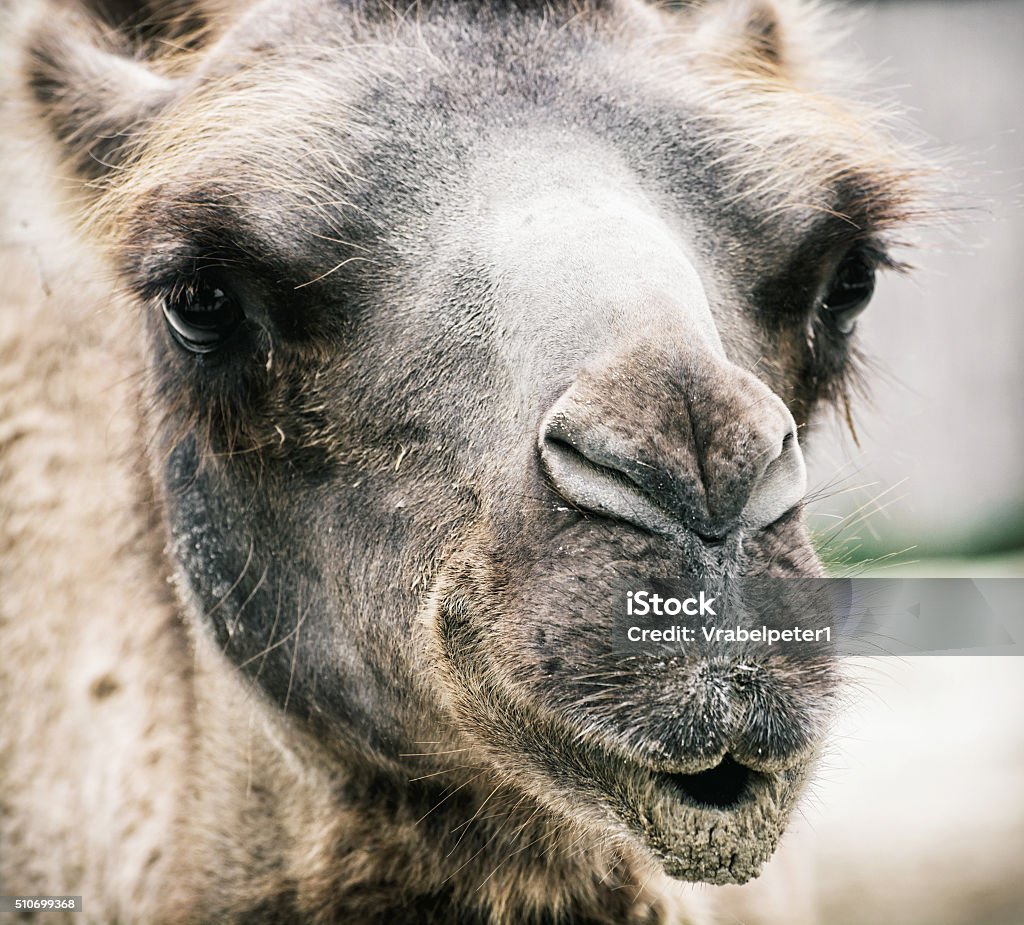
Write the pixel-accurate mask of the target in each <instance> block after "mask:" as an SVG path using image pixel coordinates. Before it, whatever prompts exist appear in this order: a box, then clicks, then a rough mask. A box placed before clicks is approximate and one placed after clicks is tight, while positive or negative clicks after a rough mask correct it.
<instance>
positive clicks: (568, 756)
mask: <svg viewBox="0 0 1024 925" xmlns="http://www.w3.org/2000/svg"><path fill="white" fill-rule="evenodd" d="M713 6H714V5H713ZM722 6H723V7H728V9H727V10H724V9H723V10H721V11H720V10H717V8H713V9H710V10H706V11H704V12H701V13H698V12H690V13H678V14H668V13H664V12H662V11H654V10H653V9H648V8H646V7H641V6H638V5H637V6H634V5H632V4H628V3H622V4H619V3H609V4H594V5H593V7H587V8H586V9H585V10H584V11H583V12H579V11H577V10H575V7H574V8H573V9H569V7H568V6H566V7H565V8H562V7H561V6H560V5H555V6H554V7H552V8H548V7H545V6H542V5H538V6H537V7H534V6H533V5H531V4H526V3H524V4H518V3H507V4H506V3H501V4H487V5H484V4H475V3H468V2H467V3H454V2H453V3H439V4H425V5H423V6H422V7H420V8H418V9H417V11H416V13H415V15H412V14H410V15H407V16H398V15H396V14H395V13H394V12H393V11H390V8H389V7H387V6H386V5H384V4H381V5H380V6H379V7H378V6H377V5H375V4H365V5H360V7H359V9H358V10H354V9H350V8H349V7H347V6H346V5H345V4H340V3H338V4H327V3H319V2H308V3H301V4H293V5H291V6H289V7H285V6H284V5H280V7H279V5H277V4H263V5H261V6H260V7H258V8H257V9H256V10H254V11H253V12H250V13H248V14H243V15H241V16H240V17H239V18H238V21H237V23H236V24H235V25H234V26H232V27H231V28H228V29H227V30H225V31H224V32H223V33H222V34H219V35H218V36H216V37H215V38H213V39H211V40H209V41H208V42H206V43H199V44H198V45H197V46H196V47H195V48H194V49H192V50H190V51H186V52H184V53H183V54H182V55H181V56H178V57H175V58H174V59H173V60H172V61H171V62H169V63H168V62H166V61H162V62H157V63H155V64H153V65H152V67H149V66H147V65H146V64H144V63H140V62H138V61H134V60H129V59H128V58H127V57H124V56H122V55H120V54H119V53H118V51H117V50H111V49H104V48H99V47H97V45H96V43H90V42H89V41H86V40H85V39H81V40H79V39H74V40H71V39H67V38H65V37H63V36H62V35H58V34H54V35H52V36H51V35H48V34H47V33H46V32H45V30H44V31H43V32H42V33H41V34H40V36H39V38H38V46H37V50H36V54H35V57H34V64H33V67H34V69H35V70H34V72H33V81H34V86H35V88H36V92H37V95H38V97H39V99H40V100H41V101H42V103H43V105H44V106H45V107H47V111H48V112H49V114H50V117H51V123H52V125H53V128H54V130H55V132H56V134H57V135H58V137H59V138H61V139H62V141H63V142H64V144H65V145H67V146H68V147H69V149H70V151H71V157H72V160H73V161H74V163H76V165H77V166H78V167H79V169H80V170H82V171H83V172H85V173H86V174H88V175H90V176H91V177H92V178H93V180H94V181H95V183H96V184H97V185H98V186H99V187H100V192H99V194H98V197H97V199H96V205H95V213H96V215H97V216H98V217H99V225H100V227H102V229H103V233H104V235H105V240H106V247H107V249H108V253H109V254H110V257H111V260H112V261H113V264H114V266H115V267H116V270H117V273H118V276H119V279H120V280H121V282H122V284H123V285H124V287H125V288H126V289H127V290H128V291H129V292H130V293H131V294H132V296H133V299H134V301H135V303H136V304H137V309H138V319H139V324H138V329H139V330H138V346H137V349H138V352H139V354H140V355H142V356H144V357H145V361H144V362H145V369H146V377H145V379H146V383H147V384H146V396H145V398H146V403H147V408H148V409H149V411H148V414H147V422H148V428H149V434H148V440H147V460H148V466H149V470H150V473H151V475H152V478H153V481H154V482H155V484H156V485H157V487H158V492H159V496H160V503H161V511H162V517H163V522H164V526H165V529H166V533H167V537H168V542H169V547H168V548H169V550H170V555H171V558H172V561H173V567H174V572H175V577H176V585H177V590H178V593H179V595H180V597H181V601H182V605H183V606H184V607H185V608H186V610H187V611H188V614H189V616H190V619H191V620H192V621H194V623H195V625H196V626H197V627H198V628H199V632H200V633H202V634H205V635H206V636H208V637H209V638H212V639H213V640H215V641H216V643H217V645H218V646H219V647H220V648H221V649H222V650H223V653H224V654H225V656H226V657H227V659H228V660H229V662H230V664H231V665H232V666H233V670H234V671H236V672H238V673H240V674H242V675H243V676H245V677H247V678H248V679H250V680H251V681H252V682H253V684H254V685H255V686H256V688H257V689H258V690H259V691H260V692H261V693H262V695H265V696H266V698H268V699H269V701H270V702H271V703H272V704H273V705H274V707H275V709H277V710H278V711H280V713H281V714H282V715H283V716H285V717H287V719H288V722H289V723H292V724H294V725H295V726H296V727H298V728H300V729H302V730H303V732H304V734H309V735H310V736H312V737H313V738H314V739H315V740H316V741H317V743H318V747H322V748H324V749H326V750H327V751H328V752H329V753H330V754H331V755H332V756H333V760H336V761H337V762H338V763H339V765H346V766H351V765H353V764H354V765H358V766H365V767H368V768H375V769H382V770H384V771H387V773H393V774H394V775H395V776H396V777H400V778H402V779H403V780H408V779H409V778H412V777H418V776H420V775H421V774H422V776H423V777H424V778H426V777H429V776H430V775H431V774H435V773H436V774H438V775H439V779H440V780H447V778H446V777H445V776H444V775H445V774H446V773H448V772H449V771H450V770H451V769H452V768H454V767H455V766H456V765H459V766H464V765H466V764H468V763H472V764H478V765H480V766H482V767H486V768H488V769H490V770H491V771H493V772H495V773H496V774H497V775H498V776H499V777H500V780H501V781H502V784H501V786H502V787H503V788H505V789H506V790H507V791H508V792H510V793H512V794H513V795H519V796H521V798H522V799H524V800H531V801H535V802H537V803H539V804H540V805H542V806H543V807H545V808H546V809H547V810H548V811H550V812H552V813H553V814H555V815H556V816H558V817H559V818H565V817H568V818H569V819H570V820H571V821H572V822H574V823H575V824H577V825H578V826H579V827H581V828H583V829H587V830H589V831H591V832H593V833H597V834H598V835H602V836H603V835H608V834H610V835H613V836H614V837H615V838H616V839H618V840H619V841H620V842H621V843H623V844H628V845H629V846H631V847H632V848H633V849H635V850H637V851H639V852H640V853H641V854H643V855H644V856H647V857H653V858H655V859H657V861H658V863H660V864H661V865H662V866H663V867H664V869H665V870H666V871H668V873H669V874H670V875H672V876H673V877H677V878H681V879H690V880H703V881H710V882H742V881H744V880H747V879H749V878H750V877H752V876H754V875H756V873H757V872H758V871H759V869H760V867H761V865H762V864H763V862H764V861H765V860H766V859H767V858H768V857H769V856H770V854H771V853H772V851H773V850H774V847H775V845H776V843H777V840H778V838H779V836H780V834H781V832H782V830H783V828H784V826H785V823H786V819H787V817H788V814H789V812H790V810H791V808H792V806H793V803H794V801H795V799H796V798H797V796H798V795H799V793H800V790H801V787H802V784H803V782H804V780H805V778H806V776H807V774H808V771H809V768H810V766H811V764H812V762H813V758H814V755H815V752H816V750H817V748H818V747H819V745H820V744H821V741H822V737H823V735H824V732H825V725H826V723H827V719H828V713H829V709H830V703H831V699H832V697H833V695H834V692H835V687H836V679H835V676H834V672H833V666H832V660H831V658H830V656H829V653H828V651H827V650H826V649H824V648H821V649H813V650H809V651H806V652H803V653H801V654H799V655H796V654H792V653H769V652H768V651H767V650H765V649H759V648H756V647H752V648H749V649H737V648H735V647H733V648H730V649H726V648H724V647H720V646H717V645H716V643H714V642H702V643H698V644H695V645H694V646H692V647H690V648H686V649H683V650H680V651H679V652H676V653H674V654H673V655H672V657H669V658H665V657H662V656H660V655H659V654H658V653H655V652H647V651H645V652H639V653H633V654H629V655H624V654H623V652H622V651H621V650H620V649H619V647H618V646H617V638H616V633H617V632H618V629H617V627H618V624H619V621H620V617H621V612H622V607H623V602H624V600H625V598H626V595H627V594H628V592H629V591H634V592H637V591H642V590H645V589H650V588H652V587H655V588H656V587H673V588H678V589H680V591H681V592H685V593H686V594H692V595H693V596H695V597H699V595H700V594H701V593H703V595H704V597H705V599H710V598H713V597H723V598H724V596H725V595H726V594H727V593H731V592H732V590H734V589H736V588H737V587H739V588H742V586H743V582H744V580H746V579H751V578H756V577H769V578H772V579H775V578H781V579H790V578H793V579H796V578H810V577H813V576H816V575H818V574H819V571H820V566H819V563H818V560H817V558H816V555H815V553H814V550H813V549H812V547H811V544H810V541H809V537H808V534H807V531H806V529H805V527H804V525H803V522H802V514H801V502H802V499H803V496H804V494H805V491H806V484H805V469H804V463H803V456H802V453H803V450H802V448H801V443H802V441H803V438H804V435H805V430H804V429H803V428H804V427H805V425H807V424H808V423H809V422H810V421H811V420H812V419H813V416H814V413H815V411H816V410H817V409H818V408H819V407H820V406H821V405H823V404H826V403H828V402H831V401H835V400H841V399H842V398H843V396H844V394H845V392H844V390H845V386H846V383H847V380H848V377H849V375H850V372H851V368H852V365H853V354H854V348H853V343H854V340H853V338H854V326H855V319H856V316H857V314H858V313H859V312H860V311H861V310H862V309H863V308H864V306H865V305H866V303H867V300H868V298H869V297H870V294H871V289H872V286H873V280H874V273H875V269H876V268H877V267H878V266H880V265H883V264H885V263H886V262H887V261H888V258H887V257H886V241H887V236H888V234H889V230H890V228H891V227H892V226H893V225H894V223H895V222H897V221H898V220H899V219H900V218H901V217H902V214H903V212H904V211H905V209H906V204H905V195H906V193H905V190H904V189H903V188H902V186H901V185H900V183H901V181H900V179H899V177H900V174H899V171H898V169H897V168H896V167H893V166H892V165H890V164H889V162H888V160H887V157H888V149H887V148H886V146H885V144H884V142H883V141H881V140H879V139H875V138H874V137H873V136H872V135H871V132H870V128H869V127H865V125H864V124H863V123H862V122H859V121H858V120H857V119H856V118H855V115H854V114H852V113H849V112H847V111H845V110H841V109H840V108H839V106H838V104H834V103H832V102H829V101H826V100H825V98H823V97H821V96H819V95H818V94H817V92H816V88H814V87H809V86H808V85H807V83H806V79H807V75H806V74H804V73H803V71H802V70H801V67H802V66H803V65H802V64H800V63H799V62H800V61H801V60H802V55H803V51H802V50H801V49H799V48H797V49H794V48H793V47H792V45H793V44H794V43H798V42H799V37H800V35H801V32H800V29H801V28H802V26H800V25H799V24H797V23H794V24H792V25H791V26H790V25H786V24H785V23H781V22H776V20H775V18H774V14H773V13H771V12H770V11H769V12H766V9H767V7H766V6H765V5H762V4H752V5H745V4H725V5H722ZM737 11H739V12H737ZM719 13H722V15H721V16H720V15H719ZM748 13H749V14H750V15H747V14H748ZM765 17H768V18H767V19H766V18H765ZM797 52H799V54H798V53H797ZM97 75H102V76H101V77H98V76H97ZM741 596H742V592H741ZM779 606H780V602H779V601H775V602H774V604H773V603H772V602H771V601H769V602H768V603H765V602H764V601H763V600H760V601H759V603H758V605H757V607H753V605H751V607H753V610H754V611H755V612H754V613H753V616H756V617H757V619H758V620H759V621H761V622H764V621H767V622H769V623H770V622H772V620H775V619H781V618H779V617H778V614H777V613H775V612H768V611H772V608H773V607H774V608H775V609H776V610H777V609H778V607H779ZM697 622H707V621H706V620H703V619H702V620H700V621H696V620H695V621H694V625H695V626H696V625H697ZM758 625H760V623H759V624H758ZM424 741H429V742H431V743H434V744H433V745H432V748H431V750H432V751H436V753H437V754H436V756H435V757H433V758H428V759H424V756H423V754H422V753H423V752H424V749H423V747H421V746H418V745H417V743H421V742H424ZM466 754H469V755H471V756H472V761H470V762H467V760H466V759H465V755H466ZM452 755H454V759H453V760H449V759H450V758H451V757H452ZM419 759H424V760H419ZM424 769H426V770H424ZM433 787H435V784H434V783H433V782H431V781H429V780H424V781H423V782H421V783H418V784H417V783H412V784H409V785H408V790H409V792H410V793H412V792H421V793H422V798H423V801H424V806H429V805H431V804H432V803H434V802H436V797H437V793H436V791H435V789H432V788H433Z"/></svg>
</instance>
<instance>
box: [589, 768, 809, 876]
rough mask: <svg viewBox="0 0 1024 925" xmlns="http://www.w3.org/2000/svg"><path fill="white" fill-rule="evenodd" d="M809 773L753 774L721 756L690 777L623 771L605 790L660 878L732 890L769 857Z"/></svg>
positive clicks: (792, 770)
mask: <svg viewBox="0 0 1024 925" xmlns="http://www.w3.org/2000/svg"><path fill="white" fill-rule="evenodd" d="M809 767H810V763H809V762H808V763H803V764H801V765H800V766H794V767H791V768H789V769H787V770H784V771H761V770H755V769H753V768H751V767H748V766H747V765H744V764H742V763H740V762H739V761H737V760H736V759H735V758H734V757H732V756H731V755H729V754H726V755H725V756H724V757H723V758H722V759H721V760H720V761H719V762H718V763H717V764H715V765H713V766H712V767H710V768H706V769H704V770H702V771H697V772H694V773H678V772H668V771H653V770H651V769H649V768H642V767H637V766H636V765H628V766H624V767H622V768H620V771H619V774H620V775H621V777H620V779H619V780H617V781H615V782H614V783H612V782H611V781H608V783H611V788H610V789H611V792H612V793H614V794H615V795H616V797H617V798H618V799H617V801H616V802H617V806H618V811H617V814H618V815H619V818H620V819H621V820H622V821H623V822H624V823H625V824H626V826H627V828H628V829H629V830H630V831H631V832H632V835H633V837H634V838H636V839H637V840H638V841H639V843H640V844H641V845H642V846H643V848H644V849H645V850H646V851H648V852H650V853H651V854H652V855H653V856H654V858H656V859H657V861H658V863H659V864H660V866H661V867H662V869H663V870H664V872H665V873H666V874H668V875H669V876H670V877H673V878H675V879H678V880H688V881H691V882H701V883H711V884H720V885H723V884H730V883H733V884H736V883H745V882H746V881H748V880H750V879H752V878H753V877H756V876H758V874H759V873H760V872H761V869H762V868H763V866H764V864H766V863H767V862H768V860H769V859H770V858H771V856H772V854H773V853H774V852H775V849H776V847H777V846H778V842H779V839H780V838H781V836H782V833H783V832H784V831H785V828H786V825H787V823H788V821H789V816H790V814H791V812H792V810H793V807H794V804H795V802H796V800H797V798H798V796H799V793H800V791H801V784H802V782H803V780H804V779H805V777H806V773H807V771H808V769H809Z"/></svg>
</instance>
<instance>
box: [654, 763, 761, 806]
mask: <svg viewBox="0 0 1024 925" xmlns="http://www.w3.org/2000/svg"><path fill="white" fill-rule="evenodd" d="M762 776H763V775H761V774H760V773H758V772H757V771H754V770H752V769H751V768H748V767H747V766H746V765H743V764H740V763H739V762H738V761H736V760H735V759H734V758H733V757H732V756H731V755H726V756H725V757H724V758H723V759H722V760H721V761H720V762H719V763H718V764H716V765H715V766H714V767H711V768H708V769H707V770H705V771H700V772H698V773H696V774H660V775H658V777H659V783H661V784H662V786H663V787H664V788H666V789H669V790H672V789H674V790H676V791H678V792H679V794H680V796H681V798H682V799H683V800H684V801H687V802H690V803H692V804H694V805H695V806H697V807H700V808H704V809H718V810H729V809H733V808H735V807H737V806H739V805H740V804H741V803H743V802H745V800H746V799H748V798H749V797H750V796H751V795H752V790H753V785H754V784H755V783H756V781H757V780H758V778H760V777H762Z"/></svg>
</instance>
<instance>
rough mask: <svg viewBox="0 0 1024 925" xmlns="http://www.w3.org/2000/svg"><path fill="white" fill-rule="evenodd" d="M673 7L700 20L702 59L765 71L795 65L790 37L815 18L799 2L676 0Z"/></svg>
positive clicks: (696, 35) (697, 41)
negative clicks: (800, 24)
mask: <svg viewBox="0 0 1024 925" xmlns="http://www.w3.org/2000/svg"><path fill="white" fill-rule="evenodd" d="M669 5H670V7H671V8H673V9H677V10H679V11H680V13H681V14H682V15H684V16H691V17H693V19H694V20H695V29H694V42H695V50H696V52H697V53H698V55H707V56H712V57H714V58H715V59H717V60H718V61H721V62H725V63H728V64H730V65H732V66H733V67H735V68H736V69H739V70H744V71H761V72H783V71H785V70H786V69H787V68H788V67H789V66H791V65H793V64H795V62H794V61H793V60H792V55H791V44H792V43H791V42H790V38H791V36H790V32H791V29H792V28H794V27H795V26H796V25H797V23H798V21H799V20H800V19H801V18H802V17H805V16H806V15H808V13H809V8H808V6H807V4H800V3H797V2H794V0H675V2H672V3H670V4H669ZM801 7H803V8H802V9H801Z"/></svg>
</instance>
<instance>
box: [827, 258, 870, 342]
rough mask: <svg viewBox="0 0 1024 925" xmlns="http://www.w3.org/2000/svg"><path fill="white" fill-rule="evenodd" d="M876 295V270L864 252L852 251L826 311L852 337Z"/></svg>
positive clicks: (832, 287) (835, 281) (839, 270)
mask: <svg viewBox="0 0 1024 925" xmlns="http://www.w3.org/2000/svg"><path fill="white" fill-rule="evenodd" d="M874 291H875V267H874V264H873V263H872V261H871V259H870V258H869V257H868V255H867V254H865V253H864V251H862V250H859V249H855V250H852V251H850V253H849V254H847V255H846V257H844V258H843V261H842V262H841V263H840V264H839V267H838V268H837V269H836V272H835V275H834V276H833V277H832V282H831V283H830V284H829V287H828V291H827V292H826V293H825V298H824V299H823V300H822V309H823V311H824V313H825V317H826V318H828V319H829V321H830V322H831V324H832V325H833V326H834V327H835V329H836V330H837V331H839V333H840V334H849V333H850V332H851V331H853V329H854V327H856V325H857V317H858V316H859V315H860V313H861V312H862V311H864V309H865V308H867V306H868V302H870V301H871V295H872V293H874Z"/></svg>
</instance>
